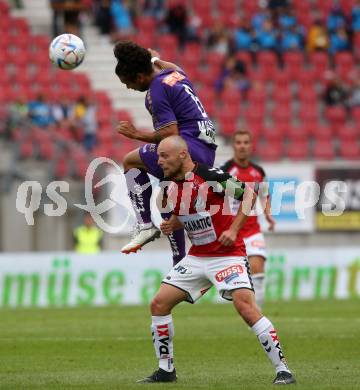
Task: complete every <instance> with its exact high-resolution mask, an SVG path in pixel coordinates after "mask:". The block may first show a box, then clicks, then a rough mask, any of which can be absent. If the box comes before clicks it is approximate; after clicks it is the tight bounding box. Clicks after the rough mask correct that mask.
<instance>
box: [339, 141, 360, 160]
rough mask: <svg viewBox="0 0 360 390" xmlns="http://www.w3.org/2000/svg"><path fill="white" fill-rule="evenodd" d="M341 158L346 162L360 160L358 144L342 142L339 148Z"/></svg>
mask: <svg viewBox="0 0 360 390" xmlns="http://www.w3.org/2000/svg"><path fill="white" fill-rule="evenodd" d="M339 154H340V157H342V158H343V159H345V160H359V159H360V147H359V144H358V142H352V141H350V142H348V141H342V142H340V148H339Z"/></svg>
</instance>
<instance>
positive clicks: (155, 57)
mask: <svg viewBox="0 0 360 390" xmlns="http://www.w3.org/2000/svg"><path fill="white" fill-rule="evenodd" d="M148 51H149V52H150V54H151V57H152V59H151V62H152V63H153V65H154V66H155V68H157V69H158V70H165V69H173V70H180V67H179V66H177V65H176V64H173V63H172V62H168V61H163V60H161V59H160V54H159V53H158V52H157V51H156V50H154V49H148Z"/></svg>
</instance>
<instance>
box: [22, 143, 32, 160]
mask: <svg viewBox="0 0 360 390" xmlns="http://www.w3.org/2000/svg"><path fill="white" fill-rule="evenodd" d="M33 155H34V145H33V143H32V142H31V141H30V140H28V139H25V140H23V141H22V142H21V143H20V145H19V157H20V158H21V159H27V158H31V157H33Z"/></svg>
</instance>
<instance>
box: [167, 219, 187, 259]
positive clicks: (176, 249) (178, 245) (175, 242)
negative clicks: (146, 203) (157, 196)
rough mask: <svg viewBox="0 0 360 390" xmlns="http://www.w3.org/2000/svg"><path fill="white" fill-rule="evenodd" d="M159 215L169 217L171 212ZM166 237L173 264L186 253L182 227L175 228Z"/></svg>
mask: <svg viewBox="0 0 360 390" xmlns="http://www.w3.org/2000/svg"><path fill="white" fill-rule="evenodd" d="M161 217H162V218H163V219H170V217H171V213H161ZM167 237H168V240H169V243H170V247H171V251H172V257H173V265H176V264H177V263H178V262H179V261H180V260H182V258H183V257H185V255H186V247H185V234H184V229H180V230H176V231H175V232H173V233H171V234H169V235H168V236H167Z"/></svg>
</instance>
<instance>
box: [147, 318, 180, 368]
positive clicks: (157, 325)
mask: <svg viewBox="0 0 360 390" xmlns="http://www.w3.org/2000/svg"><path fill="white" fill-rule="evenodd" d="M151 320H152V323H151V332H152V337H153V343H154V348H155V353H156V357H157V358H158V359H159V367H160V368H162V369H163V370H165V371H169V372H171V371H173V370H174V347H173V337H174V324H173V320H172V315H171V314H169V315H167V316H152V317H151Z"/></svg>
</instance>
